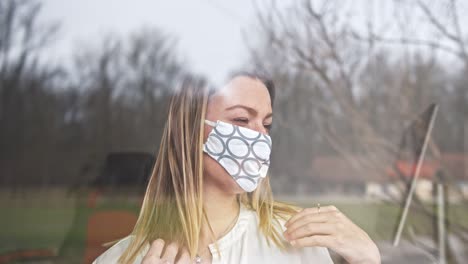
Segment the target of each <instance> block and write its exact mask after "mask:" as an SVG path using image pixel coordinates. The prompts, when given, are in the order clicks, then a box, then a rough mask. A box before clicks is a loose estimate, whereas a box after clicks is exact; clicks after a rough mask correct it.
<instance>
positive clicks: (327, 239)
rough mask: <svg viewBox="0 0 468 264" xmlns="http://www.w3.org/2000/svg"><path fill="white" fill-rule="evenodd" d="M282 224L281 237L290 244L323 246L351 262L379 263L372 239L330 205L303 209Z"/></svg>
mask: <svg viewBox="0 0 468 264" xmlns="http://www.w3.org/2000/svg"><path fill="white" fill-rule="evenodd" d="M285 227H286V231H285V232H284V236H285V238H286V239H287V240H288V241H289V242H290V243H291V245H292V246H294V247H314V246H319V247H327V248H329V249H331V250H333V251H335V252H336V253H338V254H339V255H341V256H342V257H343V258H344V259H345V260H346V261H348V262H349V263H351V264H356V263H372V264H375V263H380V253H379V250H378V248H377V246H376V245H375V243H374V242H373V241H372V239H371V238H370V237H369V236H368V235H367V233H366V232H364V231H363V230H362V229H361V228H359V227H358V226H357V225H355V224H354V223H353V222H351V220H349V219H348V218H347V217H346V216H345V215H344V214H343V213H341V212H340V211H339V210H338V209H337V208H336V207H334V206H326V207H322V208H320V209H318V208H306V209H303V210H302V211H301V212H299V213H297V214H296V215H294V216H293V217H291V219H289V220H288V221H287V222H286V224H285Z"/></svg>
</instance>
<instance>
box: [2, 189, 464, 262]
mask: <svg viewBox="0 0 468 264" xmlns="http://www.w3.org/2000/svg"><path fill="white" fill-rule="evenodd" d="M48 193H49V192H46V193H44V194H43V197H41V195H37V196H36V197H29V198H28V197H22V198H21V199H17V198H9V199H7V198H6V197H5V196H4V195H3V196H2V197H1V198H2V200H1V201H0V210H1V212H2V217H0V226H1V231H0V255H1V254H3V253H5V252H10V251H13V250H18V249H38V248H53V249H56V250H58V252H61V253H63V252H65V251H66V250H64V248H68V249H73V250H71V251H70V250H68V251H69V253H67V254H68V255H67V257H69V258H75V259H79V255H80V254H82V253H80V252H82V250H83V245H84V236H85V230H86V221H87V216H89V215H90V214H91V213H92V212H93V211H96V210H107V209H122V210H128V211H132V212H134V213H135V214H136V213H137V212H138V210H139V205H138V202H136V201H135V199H133V200H132V199H128V198H126V197H122V196H120V197H113V198H108V199H107V200H102V201H100V203H99V206H98V207H97V208H98V209H90V208H89V207H87V206H86V203H85V199H76V196H66V195H59V194H56V195H52V194H50V193H49V194H50V195H47V194H48ZM312 200H315V199H311V201H310V202H308V201H307V200H305V201H304V200H302V201H300V202H299V204H300V205H301V206H303V207H314V206H315V205H316V202H315V201H313V202H312ZM290 201H291V200H290ZM291 202H294V201H291ZM321 204H322V205H323V206H324V205H326V204H333V205H335V206H337V207H338V208H339V209H340V210H341V211H342V212H344V213H345V214H346V215H347V216H348V217H349V218H350V219H351V220H353V221H354V222H355V223H356V224H357V225H359V226H360V227H362V228H363V229H364V230H365V231H366V232H368V234H369V235H370V236H371V237H372V238H373V239H374V240H376V241H381V240H384V239H388V238H389V237H391V234H392V231H393V230H394V226H395V224H396V219H397V216H398V212H399V210H398V206H396V205H383V204H376V203H369V202H355V201H353V202H343V201H340V202H333V201H321ZM427 207H428V208H429V209H431V206H430V205H428V206H427ZM448 213H449V217H448V223H449V225H453V224H455V225H463V226H465V228H468V210H467V206H466V205H462V204H458V205H451V206H450V207H449V211H448ZM408 221H409V225H410V226H413V227H414V230H415V233H416V234H419V235H425V236H429V237H431V236H432V230H433V222H432V219H431V218H428V217H427V216H424V215H421V214H415V213H410V215H409V218H408ZM70 252H72V253H70ZM74 254H75V255H78V256H75V257H73V255H74ZM65 262H66V263H72V261H65ZM65 262H64V263H65ZM77 263H78V262H77Z"/></svg>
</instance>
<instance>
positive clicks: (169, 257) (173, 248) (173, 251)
mask: <svg viewBox="0 0 468 264" xmlns="http://www.w3.org/2000/svg"><path fill="white" fill-rule="evenodd" d="M178 251H179V246H178V245H177V244H176V243H171V244H169V245H168V246H167V247H166V248H165V249H164V254H163V256H162V258H161V259H163V260H165V261H169V263H174V262H175V258H176V256H177V252H178Z"/></svg>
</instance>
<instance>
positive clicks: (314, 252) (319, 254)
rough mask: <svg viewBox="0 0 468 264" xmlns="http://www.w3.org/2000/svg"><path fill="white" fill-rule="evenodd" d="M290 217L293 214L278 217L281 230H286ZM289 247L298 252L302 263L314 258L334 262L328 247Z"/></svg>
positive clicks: (315, 260) (320, 261)
mask: <svg viewBox="0 0 468 264" xmlns="http://www.w3.org/2000/svg"><path fill="white" fill-rule="evenodd" d="M289 217H291V216H290V215H289V216H288V215H282V216H277V217H276V220H277V221H278V224H279V228H280V229H279V230H281V232H284V231H286V226H285V224H286V222H287V220H288V219H289ZM283 239H284V238H283ZM288 248H289V250H291V252H294V254H298V255H299V256H300V259H301V263H309V262H310V261H311V260H313V261H314V263H333V260H332V258H331V256H330V252H329V251H328V249H327V248H326V247H304V248H299V249H296V248H292V247H288Z"/></svg>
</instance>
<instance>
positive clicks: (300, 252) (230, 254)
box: [93, 205, 333, 264]
mask: <svg viewBox="0 0 468 264" xmlns="http://www.w3.org/2000/svg"><path fill="white" fill-rule="evenodd" d="M280 223H281V227H282V228H283V231H284V230H285V227H284V221H280ZM130 239H131V236H128V237H126V238H124V239H122V240H120V241H119V242H118V243H117V244H115V245H113V246H112V247H111V248H109V249H108V250H107V251H106V252H104V253H103V254H102V255H101V256H99V257H98V258H97V259H96V260H95V261H94V262H93V264H107V263H117V260H118V258H119V257H120V255H121V254H122V253H123V251H124V250H125V249H126V248H127V246H128V244H129V242H130ZM216 243H217V244H218V249H219V253H220V254H218V251H217V249H216V246H215V243H213V244H210V245H209V249H210V251H211V254H212V256H213V259H212V263H213V264H221V263H222V264H230V263H235V264H237V263H239V264H244V263H281V264H284V263H287V264H295V263H314V264H322V263H333V261H332V259H331V257H330V254H329V253H328V250H327V249H326V248H324V247H305V248H301V249H296V248H292V247H290V248H288V249H287V250H285V251H281V250H280V249H279V248H278V247H276V245H275V244H274V243H273V242H271V243H270V245H268V244H267V238H266V237H265V236H264V235H263V233H262V232H261V230H260V228H259V221H258V217H257V214H256V213H255V211H253V210H250V209H248V208H246V207H245V206H243V205H241V208H240V214H239V217H238V219H237V222H236V224H235V226H234V227H233V228H232V229H231V230H230V231H229V232H228V233H227V234H226V235H224V236H223V237H221V238H220V239H219V240H218V241H217V242H216ZM148 248H149V246H148V245H147V246H146V247H145V248H144V250H142V252H141V253H140V254H139V255H138V257H137V259H136V261H135V262H134V263H141V261H142V259H143V257H144V256H145V255H146V252H147V251H148ZM219 256H220V257H219Z"/></svg>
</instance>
